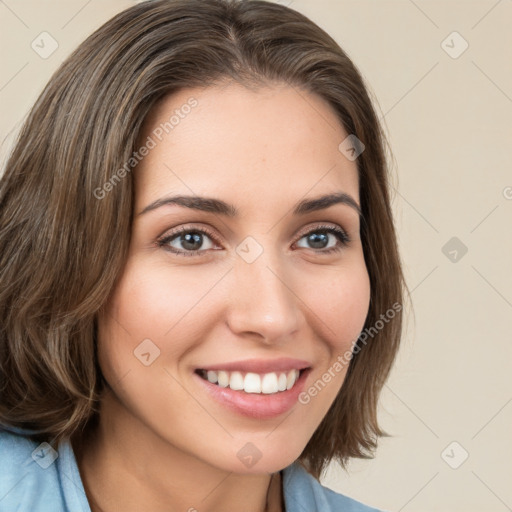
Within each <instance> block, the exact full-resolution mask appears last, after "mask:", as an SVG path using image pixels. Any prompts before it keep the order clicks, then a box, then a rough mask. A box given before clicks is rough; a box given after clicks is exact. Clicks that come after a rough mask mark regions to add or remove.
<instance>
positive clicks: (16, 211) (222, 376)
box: [0, 0, 404, 512]
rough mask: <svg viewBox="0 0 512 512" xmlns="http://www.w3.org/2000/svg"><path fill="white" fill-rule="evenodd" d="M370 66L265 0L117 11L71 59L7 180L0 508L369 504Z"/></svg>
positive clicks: (33, 120)
mask: <svg viewBox="0 0 512 512" xmlns="http://www.w3.org/2000/svg"><path fill="white" fill-rule="evenodd" d="M387 180H388V176H387V169H386V160H385V150H384V137H383V134H382V130H381V128H380V126H379V124H378V120H377V117H376V115H375V112H374V110H373V107H372V104H371V101H370V99H369V97H368V94H367V92H366V89H365V86H364V84H363V81H362V78H361V76H360V74H359V73H358V71H357V69H356V68H355V67H354V65H353V64H352V62H351V61H350V60H349V58H348V57H347V56H346V54H345V53H344V52H343V51H342V50H341V49H340V48H339V46H338V45H337V44H336V43H335V42H334V40H333V39H332V38H330V37H329V36H328V35H327V34H326V33H325V32H324V31H322V30H321V29H320V28H319V27H318V26H316V25H315V24H314V23H312V22H311V21H310V20H309V19H307V18H306V17H304V16H303V15H301V14H299V13H297V12H295V11H293V10H292V9H289V8H287V7H284V6H282V5H277V4H272V3H268V2H263V1H254V0H248V1H243V2H239V1H233V0H231V1H230V0H207V1H205V0H161V1H153V2H145V3H141V4H139V5H136V6H134V7H132V8H130V9H127V10H125V11H124V12H121V13H120V14H118V15H117V16H115V17H114V18H112V19H111V20H110V21H108V22H107V23H106V24H104V25H103V26H102V27H100V28H99V29H98V30H97V31H96V32H95V33H94V34H92V35H91V36H90V37H89V38H88V39H87V40H86V41H85V42H84V43H82V44H81V45H80V46H79V47H78V48H77V50H76V51H75V52H74V53H73V54H72V55H71V56H70V57H69V58H68V59H67V60H66V61H65V62H64V63H63V64H62V66H61V67H60V68H59V69H58V70H57V72H56V73H55V75H54V76H53V77H52V79H51V80H50V82H49V83H48V85H47V87H46V88H45V90H44V91H43V93H42V94H41V96H40V97H39V99H38V100H37V102H36V104H35V105H34V107H33V109H32V111H31V113H30V115H29V117H28V120H27V122H26V123H25V125H24V127H23V129H22V131H21V134H20V136H19V140H18V141H17V144H16V146H15V148H14V150H13V152H12V154H11V156H10V158H9V161H8V162H7V165H6V170H5V173H4V175H3V176H2V178H1V181H0V280H1V283H2V285H1V291H0V315H1V316H0V347H1V351H0V379H1V388H2V398H1V401H0V423H2V424H3V425H4V428H3V430H2V431H0V449H1V453H2V457H1V462H0V475H1V476H2V478H1V482H2V483H1V484H0V485H1V487H0V510H14V509H16V510H27V511H28V510H30V511H31V512H35V511H43V510H51V511H52V512H55V511H60V510H85V511H92V512H99V511H102V512H109V511H113V510H123V511H124V512H130V511H132V510H133V511H135V510H137V511H138V510H151V511H160V510H162V511H163V510H188V511H190V512H192V511H199V512H206V511H230V512H231V511H241V510H243V511H247V512H256V511H258V512H261V511H284V510H286V511H287V512H290V511H297V512H298V511H302V510H304V511H308V512H309V511H313V510H319V511H322V512H323V511H328V510H333V511H334V510H354V511H369V510H375V509H371V508H370V507H367V506H366V505H363V504H362V503H359V502H356V501H355V500H352V499H350V498H348V497H345V496H342V495H341V494H337V493H334V492H333V491H330V490H328V489H326V488H324V487H322V486H321V485H320V483H319V481H318V479H319V478H320V476H321V474H322V472H323V470H324V469H325V467H326V466H327V464H328V463H329V462H330V461H332V460H337V461H339V462H340V463H341V464H343V465H345V464H346V462H347V461H348V460H349V458H351V457H368V456H370V455H371V454H372V452H373V450H374V449H375V447H376V445H377V439H378V437H379V436H382V435H385V433H384V432H383V431H382V430H381V429H380V428H379V426H378V423H377V418H376V408H377V400H378V396H379V393H380V390H381V388H382V386H383V384H384V382H385V380H386V378H387V376H388V373H389V371H390V368H391V366H392V363H393V360H394V358H395V355H396V352H397V349H398V346H399V340H400V332H401V311H402V293H403V291H402V290H403V288H404V284H403V277H402V272H401V267H400V261H399V256H398V251H397V242H396V236H395V231H394V227H393V219H392V214H391V208H390V199H389V190H388V182H387Z"/></svg>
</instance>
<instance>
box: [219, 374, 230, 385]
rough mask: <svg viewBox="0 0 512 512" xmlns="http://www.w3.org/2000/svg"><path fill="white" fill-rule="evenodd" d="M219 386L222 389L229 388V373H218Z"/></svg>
mask: <svg viewBox="0 0 512 512" xmlns="http://www.w3.org/2000/svg"><path fill="white" fill-rule="evenodd" d="M218 375H219V386H221V387H223V388H227V387H228V386H229V373H228V372H222V371H221V372H219V374H218Z"/></svg>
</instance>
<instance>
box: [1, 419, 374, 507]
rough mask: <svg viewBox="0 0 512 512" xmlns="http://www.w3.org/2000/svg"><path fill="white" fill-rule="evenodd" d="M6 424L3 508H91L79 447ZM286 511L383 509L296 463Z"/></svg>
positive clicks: (289, 476)
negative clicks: (35, 438) (334, 486)
mask: <svg viewBox="0 0 512 512" xmlns="http://www.w3.org/2000/svg"><path fill="white" fill-rule="evenodd" d="M6 428H7V427H4V428H2V427H0V512H91V509H90V507H89V503H88V501H87V497H86V495H85V491H84V487H83V484H82V480H81V478H80V473H79V471H78V466H77V463H76V459H75V455H74V453H73V448H72V446H71V444H70V442H69V441H67V440H66V441H63V442H61V443H60V444H59V446H58V449H57V450H54V449H53V448H52V447H51V446H50V445H49V444H46V443H37V442H35V441H32V440H31V439H30V438H29V437H27V436H26V435H24V434H26V433H29V432H30V431H28V430H22V429H15V428H11V427H9V430H10V431H8V430H6ZM283 489H284V501H285V507H286V512H316V511H318V512H381V511H379V510H377V509H375V508H371V507H368V506H366V505H363V504H362V503H360V502H358V501H355V500H353V499H352V498H349V497H347V496H343V495H342V494H338V493H336V492H334V491H332V490H330V489H327V488H326V487H324V486H322V485H321V484H320V483H319V482H318V481H317V480H316V479H315V478H314V477H313V476H312V475H310V474H309V473H308V472H307V471H306V470H305V469H304V468H302V467H301V466H300V465H299V464H297V463H296V462H295V463H293V464H291V465H290V466H288V467H286V468H285V469H284V470H283Z"/></svg>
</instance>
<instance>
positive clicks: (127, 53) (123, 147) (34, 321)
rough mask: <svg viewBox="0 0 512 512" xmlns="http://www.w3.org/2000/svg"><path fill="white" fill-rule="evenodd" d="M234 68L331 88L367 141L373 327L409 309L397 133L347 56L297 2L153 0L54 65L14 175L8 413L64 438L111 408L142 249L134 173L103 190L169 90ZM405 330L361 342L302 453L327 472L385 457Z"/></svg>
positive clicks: (365, 213) (1, 191)
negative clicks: (122, 317)
mask: <svg viewBox="0 0 512 512" xmlns="http://www.w3.org/2000/svg"><path fill="white" fill-rule="evenodd" d="M223 79H224V80H225V79H228V80H234V81H236V82H238V83H240V84H243V85H245V86H248V87H250V86H252V85H258V84H259V85H265V84H270V83H272V82H279V83H285V84H288V85H290V86H292V87H294V88H297V90H298V89H300V90H303V91H307V92H310V93H313V94H317V95H319V96H320V97H322V98H323V99H325V100H327V102H328V103H329V104H330V105H331V107H332V108H333V109H334V111H335V112H336V114H337V116H338V118H339V121H340V123H341V125H342V126H343V128H344V130H345V131H346V132H347V133H348V134H354V135H356V136H357V138H358V139H359V140H360V141H362V142H363V144H364V145H365V150H364V152H363V153H362V154H361V155H360V156H359V157H358V158H357V167H358V173H359V187H360V202H361V209H362V224H361V240H362V245H363V251H364V257H365V261H366V265H367V268H368V272H369V276H370V285H371V299H370V306H369V312H368V315H367V318H366V321H365V329H374V330H376V329H375V325H376V324H377V323H378V322H379V319H381V318H382V315H383V313H385V312H386V311H388V310H389V309H390V308H391V307H392V305H393V304H395V306H396V304H398V305H400V306H401V304H402V298H403V293H404V290H405V284H404V282H403V275H402V270H401V265H400V259H399V254H398V250H397V241H396V234H395V228H394V225H393V219H392V211H391V207H390V197H389V188H390V185H389V176H388V174H389V171H388V164H387V159H386V148H387V145H386V143H385V136H384V134H383V130H382V128H381V126H380V125H379V121H378V118H377V116H376V113H375V111H374V108H373V106H372V102H371V100H370V98H369V95H368V92H367V89H366V87H365V85H364V82H363V79H362V77H361V75H360V73H359V72H358V70H357V69H356V67H355V66H354V64H353V63H352V62H351V60H350V59H349V57H348V56H347V55H346V53H345V52H344V51H343V50H342V49H341V48H340V47H339V46H338V44H337V43H336V42H335V41H334V40H333V39H332V38H331V37H330V36H329V35H328V34H326V33H325V32H324V31H323V30H322V29H320V28H319V27H318V26H317V25H315V24H314V23H313V22H312V21H311V20H309V19H308V18H306V17H305V16H304V15H302V14H300V13H298V12H296V11H294V10H292V9H290V8H287V7H285V6H283V5H279V4H273V3H270V2H266V1H261V0H245V1H239V0H158V1H152V2H144V3H141V4H138V5H136V6H134V7H131V8H129V9H127V10H125V11H123V12H121V13H119V14H118V15H116V16H114V17H113V18H112V19H111V20H109V21H108V22H107V23H105V24H104V25H103V26H101V27H100V28H99V29H98V30H96V31H95V32H94V33H93V34H92V35H91V36H89V37H88V38H87V39H86V40H85V41H84V42H83V43H82V44H81V45H80V46H79V47H78V48H77V49H76V50H75V51H74V52H73V53H72V54H71V55H70V56H69V58H67V60H66V61H65V62H64V63H63V64H62V65H61V66H60V68H59V69H58V70H57V71H56V72H55V74H54V75H53V76H52V78H51V80H50V81H49V83H48V84H47V86H46V87H45V89H44V90H43V92H42V93H41V95H40V96H39V98H38V99H37V101H36V103H35V105H34V106H33V108H32V110H31V112H30V113H29V115H28V118H27V120H26V122H25V123H24V125H23V127H22V129H21V131H20V134H19V136H18V139H17V142H16V145H15V147H14V149H13V151H12V152H11V155H10V157H9V159H8V161H7V164H6V167H5V172H4V175H3V176H2V177H1V179H0V283H1V289H0V391H1V399H0V423H4V424H6V425H11V426H14V427H18V428H23V429H31V430H36V431H37V432H38V433H37V434H34V435H33V438H34V439H36V440H42V439H45V440H46V439H50V438H51V439H52V442H53V441H56V442H57V443H58V441H59V440H61V439H64V438H68V437H71V436H72V435H74V434H75V433H76V432H79V431H80V430H81V429H83V428H84V426H85V425H86V424H87V423H88V421H90V420H91V418H93V417H94V416H95V415H97V414H98V401H99V397H100V393H101V391H102V388H103V385H104V383H103V380H102V376H101V371H100V368H99V366H98V363H97V357H96V315H97V313H98V311H99V309H100V308H101V307H102V306H103V305H104V304H105V302H106V301H107V299H108V297H109V294H110V293H111V291H112V289H113V287H114V286H115V283H116V280H117V278H118V277H119V274H120V272H121V271H122V268H123V266H124V263H125V261H126V258H127V255H128V247H129V242H130V236H131V226H132V213H133V199H134V185H133V176H132V173H127V175H126V176H125V177H124V178H123V179H121V180H119V182H118V183H116V186H115V187H113V188H112V190H110V191H109V193H108V194H105V195H104V197H103V198H102V199H101V200H100V199H98V198H97V197H96V194H95V193H94V191H95V190H98V189H100V188H102V187H103V186H104V184H105V183H106V182H108V181H109V180H110V179H111V177H112V176H113V175H114V174H115V172H116V171H117V170H118V169H120V168H122V167H123V166H124V165H125V162H127V161H129V159H130V157H131V156H132V153H133V152H134V151H135V150H136V149H137V139H138V137H139V135H140V133H141V128H142V125H143V122H144V120H145V118H146V117H147V115H148V113H149V112H150V110H151V109H152V107H153V106H155V104H156V102H157V101H158V100H159V99H162V98H163V97H164V96H165V95H168V94H170V93H172V92H173V91H177V90H179V89H182V88H190V87H207V86H209V85H213V84H215V83H217V82H219V81H221V80H223ZM340 142H341V141H340ZM381 323H382V320H381ZM401 330H402V316H401V307H400V308H396V314H395V315H394V317H393V318H392V319H389V320H388V321H387V322H386V325H385V327H384V328H382V329H380V330H378V332H377V333H376V334H372V337H371V339H367V340H365V342H364V343H361V341H362V340H361V338H360V339H359V340H358V344H357V345H356V347H357V349H354V357H353V358H352V359H351V361H350V364H349V368H348V370H347V374H346V377H345V381H344V383H343V386H342V388H341V390H340V392H339V394H338V396H337V397H336V399H335V400H334V402H333V404H332V406H331V408H330V409H329V411H328V413H327V415H326V416H325V418H324V419H323V420H322V422H321V424H320V425H319V427H318V429H317V430H316V432H315V433H314V435H313V436H312V438H311V439H310V441H309V442H308V444H307V446H306V447H305V449H304V451H303V453H302V454H301V455H300V457H299V461H300V462H301V463H302V464H303V465H304V467H306V469H308V471H310V473H311V474H313V475H314V476H315V477H316V478H319V477H320V475H321V473H322V471H323V470H324V469H325V467H326V465H327V464H328V463H329V462H330V461H331V460H338V461H339V462H341V464H342V465H346V462H347V461H348V459H349V458H350V457H364V458H367V457H370V456H371V455H372V453H373V451H374V449H375V448H376V446H377V439H378V437H379V436H383V435H387V434H386V433H385V432H383V431H382V430H381V429H380V427H379V425H378V422H377V401H378V397H379V394H380V391H381V389H382V387H383V385H384V383H385V381H386V379H387V377H388V374H389V371H390V369H391V366H392V364H393V361H394V359H395V355H396V352H397V350H398V347H399V342H400V337H401ZM356 352H357V353H356Z"/></svg>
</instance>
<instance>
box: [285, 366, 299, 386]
mask: <svg viewBox="0 0 512 512" xmlns="http://www.w3.org/2000/svg"><path fill="white" fill-rule="evenodd" d="M298 378H299V370H290V371H289V372H288V376H287V377H286V389H290V388H291V387H292V386H293V385H294V384H295V381H296V380H297V379H298Z"/></svg>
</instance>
